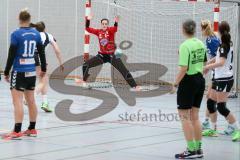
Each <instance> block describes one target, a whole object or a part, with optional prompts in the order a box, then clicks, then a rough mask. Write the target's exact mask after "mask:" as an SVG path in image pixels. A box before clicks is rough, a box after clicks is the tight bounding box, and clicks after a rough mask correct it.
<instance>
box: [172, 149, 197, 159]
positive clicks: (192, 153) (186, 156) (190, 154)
mask: <svg viewBox="0 0 240 160" xmlns="http://www.w3.org/2000/svg"><path fill="white" fill-rule="evenodd" d="M175 158H176V159H195V158H197V152H196V151H189V150H188V149H187V150H186V151H184V152H183V153H180V154H175Z"/></svg>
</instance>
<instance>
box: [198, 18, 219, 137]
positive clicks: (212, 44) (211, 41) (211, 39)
mask: <svg viewBox="0 0 240 160" xmlns="http://www.w3.org/2000/svg"><path fill="white" fill-rule="evenodd" d="M201 29H202V34H203V36H204V37H206V47H207V51H208V54H207V55H208V59H209V60H211V59H212V58H214V57H216V54H217V50H218V48H219V46H220V39H219V38H218V37H217V35H216V34H215V33H214V31H213V27H212V24H211V22H210V21H209V20H202V22H201ZM213 77H214V71H212V73H211V79H212V80H211V83H209V84H208V91H207V96H206V97H207V109H206V117H205V121H204V122H203V123H202V128H203V130H205V129H209V128H212V129H214V130H216V128H217V126H216V124H212V125H213V126H210V122H209V119H210V117H209V116H210V115H209V113H214V114H213V115H212V116H213V117H214V118H215V119H217V112H216V104H217V102H216V101H214V100H212V99H211V98H209V95H210V94H211V92H212V83H213ZM213 105H214V107H210V110H209V109H208V108H209V106H213ZM212 108H214V110H211V109H212ZM213 135H214V134H213Z"/></svg>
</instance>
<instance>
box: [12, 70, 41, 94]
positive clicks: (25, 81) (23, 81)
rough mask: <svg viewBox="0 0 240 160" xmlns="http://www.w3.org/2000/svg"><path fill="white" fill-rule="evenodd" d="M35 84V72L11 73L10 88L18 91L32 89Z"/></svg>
mask: <svg viewBox="0 0 240 160" xmlns="http://www.w3.org/2000/svg"><path fill="white" fill-rule="evenodd" d="M35 85H36V72H16V71H13V72H12V74H11V82H10V89H11V90H12V89H16V90H18V91H23V92H24V91H25V90H30V91H32V90H34V89H35Z"/></svg>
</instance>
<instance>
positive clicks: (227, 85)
mask: <svg viewBox="0 0 240 160" xmlns="http://www.w3.org/2000/svg"><path fill="white" fill-rule="evenodd" d="M233 83H234V80H233V79H231V80H226V81H218V80H214V81H213V83H212V89H214V90H215V91H217V92H230V91H231V89H232V87H233Z"/></svg>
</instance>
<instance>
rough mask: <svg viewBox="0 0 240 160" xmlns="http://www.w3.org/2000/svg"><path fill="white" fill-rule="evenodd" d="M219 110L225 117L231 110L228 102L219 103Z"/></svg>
mask: <svg viewBox="0 0 240 160" xmlns="http://www.w3.org/2000/svg"><path fill="white" fill-rule="evenodd" d="M217 110H218V112H219V113H220V114H221V115H223V116H224V117H225V118H226V117H227V116H228V115H229V113H230V110H229V109H228V108H227V107H226V102H221V103H218V104H217Z"/></svg>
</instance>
